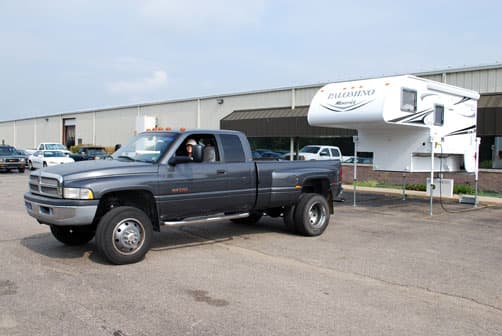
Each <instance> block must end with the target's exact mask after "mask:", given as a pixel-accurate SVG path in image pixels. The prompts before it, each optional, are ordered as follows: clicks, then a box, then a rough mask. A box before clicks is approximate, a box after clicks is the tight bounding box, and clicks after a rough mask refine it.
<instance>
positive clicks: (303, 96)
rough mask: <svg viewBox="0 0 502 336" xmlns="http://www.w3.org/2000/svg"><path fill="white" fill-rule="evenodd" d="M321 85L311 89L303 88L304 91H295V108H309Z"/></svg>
mask: <svg viewBox="0 0 502 336" xmlns="http://www.w3.org/2000/svg"><path fill="white" fill-rule="evenodd" d="M321 87H322V85H319V86H317V87H313V88H305V89H297V90H295V93H296V106H309V105H310V102H311V101H312V98H314V96H315V94H316V93H317V91H319V89H320V88H321Z"/></svg>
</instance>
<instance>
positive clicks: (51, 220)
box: [24, 192, 98, 226]
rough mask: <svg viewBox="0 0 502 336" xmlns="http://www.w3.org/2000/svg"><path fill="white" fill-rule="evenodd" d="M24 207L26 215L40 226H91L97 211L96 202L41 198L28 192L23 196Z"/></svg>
mask: <svg viewBox="0 0 502 336" xmlns="http://www.w3.org/2000/svg"><path fill="white" fill-rule="evenodd" d="M24 206H25V208H26V211H27V212H28V214H29V215H30V216H32V217H34V218H35V219H37V220H38V222H39V223H41V224H52V225H58V226H67V225H74V226H78V225H89V224H92V222H93V220H94V216H95V215H96V210H97V209H98V200H94V201H70V200H64V199H56V198H48V197H41V196H37V195H33V194H32V193H29V192H28V193H26V194H24Z"/></svg>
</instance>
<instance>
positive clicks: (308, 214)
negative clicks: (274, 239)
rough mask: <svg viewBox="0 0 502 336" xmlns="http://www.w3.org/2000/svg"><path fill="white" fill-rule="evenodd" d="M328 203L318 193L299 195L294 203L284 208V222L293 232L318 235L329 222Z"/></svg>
mask: <svg viewBox="0 0 502 336" xmlns="http://www.w3.org/2000/svg"><path fill="white" fill-rule="evenodd" d="M329 217H330V212H329V205H328V202H327V201H326V198H324V197H323V196H321V195H319V194H304V195H301V196H300V198H299V200H298V202H297V203H296V205H293V206H291V207H288V208H286V210H285V212H284V223H285V224H286V227H287V228H288V229H289V230H290V231H291V232H293V233H299V234H301V235H304V236H318V235H320V234H322V233H323V232H324V230H326V227H328V224H329Z"/></svg>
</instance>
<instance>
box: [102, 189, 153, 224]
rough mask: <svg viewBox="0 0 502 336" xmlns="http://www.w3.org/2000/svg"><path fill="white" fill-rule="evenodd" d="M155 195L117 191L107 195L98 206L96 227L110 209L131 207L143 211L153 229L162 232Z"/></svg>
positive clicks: (140, 191) (138, 191)
mask: <svg viewBox="0 0 502 336" xmlns="http://www.w3.org/2000/svg"><path fill="white" fill-rule="evenodd" d="M155 204H156V203H155V198H154V197H153V194H152V193H151V192H149V191H146V190H125V191H115V192H111V193H108V194H105V195H104V196H103V197H102V198H101V200H100V202H99V205H98V210H97V212H96V216H95V217H94V222H93V224H94V225H97V224H98V223H99V220H100V219H101V217H103V216H104V215H105V214H106V213H107V212H108V211H109V210H110V209H113V208H115V207H118V206H131V207H135V208H138V209H141V210H142V211H143V212H144V213H146V215H147V216H148V217H150V220H151V221H152V225H153V229H154V230H155V231H160V224H159V216H158V213H157V207H156V205H155Z"/></svg>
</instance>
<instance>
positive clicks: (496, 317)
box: [0, 172, 502, 336]
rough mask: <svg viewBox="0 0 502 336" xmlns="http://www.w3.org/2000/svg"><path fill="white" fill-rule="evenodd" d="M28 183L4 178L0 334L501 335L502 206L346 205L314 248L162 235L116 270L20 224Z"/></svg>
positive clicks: (254, 232) (384, 199) (269, 234)
mask: <svg viewBox="0 0 502 336" xmlns="http://www.w3.org/2000/svg"><path fill="white" fill-rule="evenodd" d="M28 174H29V172H26V173H25V174H18V173H6V174H0V190H1V193H0V204H1V211H0V216H1V220H2V221H1V228H2V230H1V235H0V335H113V336H125V335H128V336H133V335H253V336H255V335H501V334H502V269H501V265H502V207H496V206H490V207H486V208H481V209H479V210H476V211H463V210H467V209H470V208H471V206H468V205H460V204H454V203H449V204H446V206H447V208H448V209H449V210H452V211H463V212H457V213H448V212H445V211H444V210H443V209H442V208H441V207H440V205H439V204H438V202H435V204H434V211H433V212H434V216H432V217H430V216H429V203H428V200H426V199H408V200H406V201H403V200H401V198H400V197H398V196H385V195H375V194H368V193H364V194H361V195H360V196H359V202H358V206H357V207H355V208H354V207H353V206H352V202H351V199H350V194H347V201H346V202H345V203H336V204H335V205H336V208H335V211H336V213H335V216H334V217H332V219H331V222H330V225H329V227H328V229H327V230H326V231H325V233H324V234H323V235H322V236H320V237H315V238H306V237H300V236H295V235H291V234H289V233H287V232H286V231H285V229H284V228H283V225H282V220H280V219H273V218H265V219H263V220H262V221H261V222H260V223H259V224H258V225H256V226H249V225H248V226H243V225H237V224H233V223H230V222H222V223H212V224H209V225H196V226H185V227H180V228H175V229H172V228H166V229H163V231H162V232H161V233H160V234H156V235H155V240H154V244H153V248H152V250H151V251H150V252H149V253H148V254H147V256H146V258H145V260H143V261H142V262H140V263H137V264H133V265H125V266H112V265H109V264H107V263H106V262H105V261H104V259H102V258H101V257H100V256H99V255H97V254H96V253H95V252H94V250H95V246H94V241H93V240H92V241H91V242H90V243H89V244H87V245H85V246H83V247H77V248H74V247H66V246H64V245H62V244H61V243H59V242H58V241H56V240H55V239H54V238H52V236H51V234H50V233H49V229H48V227H47V226H43V225H39V224H37V223H36V221H35V220H34V219H33V218H31V217H29V216H28V215H27V214H26V212H25V210H24V206H23V193H24V191H25V190H26V189H27V181H28Z"/></svg>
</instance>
